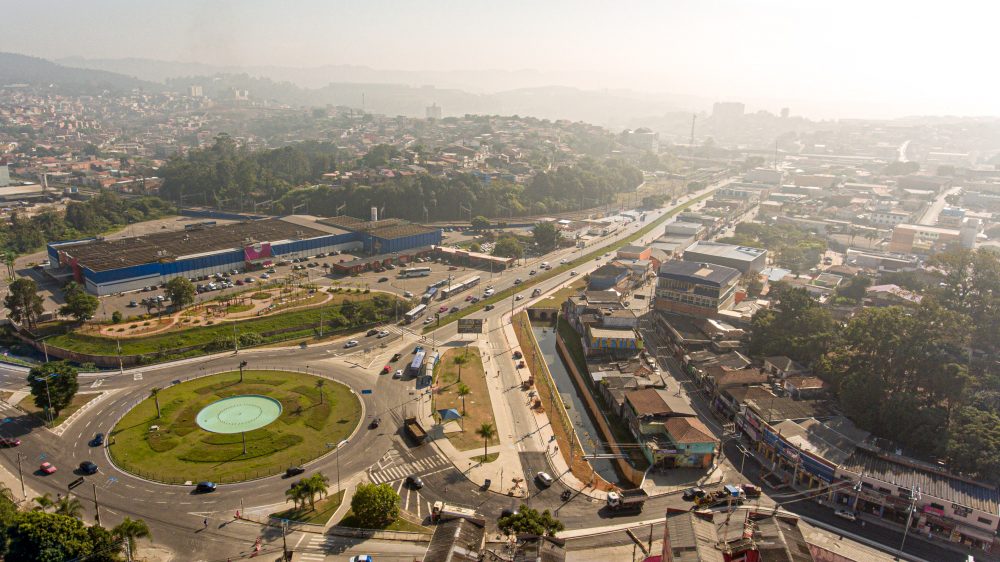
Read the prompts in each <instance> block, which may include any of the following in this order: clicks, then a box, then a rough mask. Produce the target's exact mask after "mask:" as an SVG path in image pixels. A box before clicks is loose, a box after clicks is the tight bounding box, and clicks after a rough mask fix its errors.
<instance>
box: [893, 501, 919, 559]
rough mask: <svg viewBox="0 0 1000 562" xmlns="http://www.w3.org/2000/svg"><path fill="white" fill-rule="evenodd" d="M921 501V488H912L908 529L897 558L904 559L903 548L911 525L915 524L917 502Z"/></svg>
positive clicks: (904, 531) (907, 520)
mask: <svg viewBox="0 0 1000 562" xmlns="http://www.w3.org/2000/svg"><path fill="white" fill-rule="evenodd" d="M919 499H920V487H919V486H914V487H912V488H910V509H908V510H907V511H909V514H908V515H907V516H906V528H905V529H903V542H901V543H899V552H897V553H896V558H902V557H903V546H904V545H906V535H907V533H909V532H910V523H912V522H913V512H914V511H916V510H917V500H919Z"/></svg>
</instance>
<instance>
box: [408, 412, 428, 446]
mask: <svg viewBox="0 0 1000 562" xmlns="http://www.w3.org/2000/svg"><path fill="white" fill-rule="evenodd" d="M405 423H406V433H407V434H409V436H410V437H412V438H413V440H414V441H416V442H417V443H420V444H422V443H423V442H424V441H426V440H427V432H426V431H424V428H423V426H421V425H420V422H418V421H417V418H406V422H405Z"/></svg>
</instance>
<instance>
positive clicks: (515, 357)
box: [514, 351, 524, 359]
mask: <svg viewBox="0 0 1000 562" xmlns="http://www.w3.org/2000/svg"><path fill="white" fill-rule="evenodd" d="M523 358H524V354H522V353H521V352H520V351H515V352H514V359H523Z"/></svg>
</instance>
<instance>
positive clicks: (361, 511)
mask: <svg viewBox="0 0 1000 562" xmlns="http://www.w3.org/2000/svg"><path fill="white" fill-rule="evenodd" d="M351 511H353V512H354V516H355V517H356V518H357V520H358V523H360V524H361V525H362V526H363V527H365V528H368V529H382V528H385V527H386V526H387V525H389V524H390V523H392V522H393V521H395V520H396V518H397V517H399V494H397V493H396V490H394V489H392V487H391V486H389V485H388V484H358V488H357V490H355V492H354V497H352V498H351Z"/></svg>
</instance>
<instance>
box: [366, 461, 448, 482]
mask: <svg viewBox="0 0 1000 562" xmlns="http://www.w3.org/2000/svg"><path fill="white" fill-rule="evenodd" d="M384 458H385V457H383V459H384ZM398 460H399V459H397V462H398ZM390 464H391V466H390ZM446 465H448V461H447V460H445V459H443V458H441V457H440V456H437V455H435V456H433V457H427V458H423V459H418V460H415V461H413V462H408V463H403V464H395V463H387V464H386V465H382V464H381V461H379V465H376V466H379V467H380V468H379V469H378V470H372V471H371V473H370V474H369V476H370V477H371V479H372V482H374V483H376V484H382V483H383V482H395V481H396V480H401V479H403V478H406V477H407V476H409V475H411V474H422V473H424V472H429V471H432V470H435V469H438V468H441V467H444V466H446Z"/></svg>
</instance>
